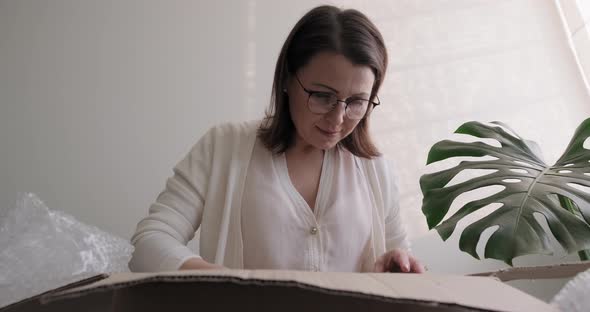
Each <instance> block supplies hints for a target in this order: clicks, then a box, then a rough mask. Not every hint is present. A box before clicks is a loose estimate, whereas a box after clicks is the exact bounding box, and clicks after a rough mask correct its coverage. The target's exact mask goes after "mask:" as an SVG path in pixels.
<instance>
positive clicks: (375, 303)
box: [2, 270, 555, 312]
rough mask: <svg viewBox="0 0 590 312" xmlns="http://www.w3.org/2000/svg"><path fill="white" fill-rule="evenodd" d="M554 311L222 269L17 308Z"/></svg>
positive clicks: (415, 277)
mask: <svg viewBox="0 0 590 312" xmlns="http://www.w3.org/2000/svg"><path fill="white" fill-rule="evenodd" d="M197 309H198V310H201V311H243V310H246V311H250V310H253V311H298V312H301V311H320V310H321V311H339V312H342V311H539V312H544V311H555V310H554V308H553V307H552V306H550V305H548V304H547V303H545V302H543V301H541V300H539V299H536V298H534V297H532V296H530V295H527V294H525V293H523V292H521V291H519V290H517V289H515V288H512V287H510V286H508V285H505V284H503V283H502V282H500V281H498V280H497V279H494V278H490V277H474V276H459V275H441V274H431V273H427V274H395V273H381V274H377V273H370V274H368V273H329V272H322V273H318V272H302V271H266V270H256V271H247V270H225V271H175V272H162V273H153V274H152V273H121V274H113V275H111V276H109V277H107V278H105V279H101V280H99V281H95V282H91V283H90V284H87V285H82V286H80V285H79V284H78V285H74V286H73V287H69V288H67V289H61V290H57V291H53V292H50V293H47V294H44V295H43V296H40V297H38V298H36V299H34V300H28V301H25V302H22V303H20V304H15V305H12V306H10V307H8V308H6V309H2V312H8V311H10V312H16V311H19V312H20V311H141V312H149V311H189V310H197Z"/></svg>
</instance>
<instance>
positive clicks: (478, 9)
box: [0, 0, 590, 272]
mask: <svg viewBox="0 0 590 312" xmlns="http://www.w3.org/2000/svg"><path fill="white" fill-rule="evenodd" d="M295 2H296V3H295ZM329 2H330V3H337V4H340V5H344V6H347V7H349V6H354V7H356V8H359V9H361V10H362V11H364V12H366V13H367V14H368V15H369V16H370V17H371V18H372V19H373V20H374V21H375V23H376V24H377V25H378V26H379V28H380V29H381V30H382V32H383V35H384V37H385V39H386V41H387V45H388V47H389V51H390V57H391V63H390V64H391V66H390V70H389V73H388V77H387V80H386V84H385V86H384V88H383V92H382V95H381V99H382V102H383V103H384V105H382V106H381V107H380V108H379V110H378V111H377V112H376V114H374V123H373V125H374V127H373V128H374V133H375V135H377V138H378V141H379V144H380V146H381V147H382V148H383V151H384V152H385V154H386V155H387V156H388V157H390V158H393V159H395V160H396V161H397V164H398V168H399V172H400V175H399V181H400V190H401V195H402V198H401V201H402V205H403V207H404V209H405V210H404V214H405V216H406V218H407V219H408V220H409V221H410V225H411V226H410V233H411V234H412V237H413V238H416V240H415V248H416V252H417V253H418V254H420V255H421V256H422V257H423V258H424V261H425V262H426V263H427V264H428V265H429V266H430V267H431V268H433V269H435V270H438V271H451V272H473V271H484V270H486V269H489V268H495V267H500V266H501V265H500V264H498V263H497V262H493V261H488V262H477V261H475V260H473V259H471V258H469V257H467V258H464V256H465V255H464V254H459V252H458V248H457V244H456V241H455V243H445V244H442V243H441V242H440V241H439V240H438V238H437V237H436V234H435V233H433V232H429V233H428V234H427V235H425V233H427V229H426V227H425V223H424V220H423V217H422V215H421V212H420V205H421V194H420V192H419V188H418V183H417V182H418V178H419V176H420V175H421V174H423V173H425V172H428V170H429V169H427V168H425V167H424V164H425V159H426V154H427V151H428V148H429V147H430V146H431V145H432V144H433V143H435V142H436V141H438V140H440V139H443V138H448V137H449V135H450V133H451V132H452V131H454V129H455V128H457V127H458V126H459V125H460V124H461V123H462V122H465V121H468V120H482V121H491V120H502V121H505V122H507V123H509V124H510V125H512V126H513V127H514V128H515V129H516V131H517V132H519V133H520V134H521V135H523V136H525V137H527V138H529V139H533V140H535V141H537V142H539V143H540V144H541V147H542V148H543V150H544V151H545V153H546V155H547V158H548V160H554V159H556V158H557V156H558V155H559V153H560V152H561V150H562V149H563V148H564V147H565V145H566V144H567V141H568V140H569V137H570V136H571V134H572V132H573V130H574V128H575V127H576V125H577V124H578V123H579V122H580V121H581V120H582V119H584V118H585V117H586V116H587V115H588V113H589V112H590V107H589V106H588V104H587V103H588V96H587V93H586V90H585V89H584V86H583V84H582V83H581V80H580V77H579V72H578V71H577V69H576V67H575V62H574V61H573V58H572V57H571V54H570V51H569V49H568V47H567V40H566V38H565V36H564V33H563V29H562V28H561V26H562V24H561V22H560V20H559V15H558V14H557V12H556V10H555V6H554V4H553V1H551V0H503V1H498V0H477V1H473V0H438V1H432V0H420V1H417V0H412V1H385V0H380V1H377V0H374V1H361V0H342V1H329ZM320 3H323V1H322V2H320V1H311V0H308V1H272V0H248V1H238V0H234V1H232V0H224V1H181V0H175V1H155V0H148V1H139V0H127V1H114V0H105V1H73V0H52V1H34V0H0V207H8V206H11V205H13V203H14V200H15V198H16V193H17V192H18V191H30V192H35V193H37V194H38V195H39V196H40V197H41V198H42V199H43V200H44V201H45V202H46V203H47V204H48V206H49V207H52V208H54V209H61V210H64V211H67V212H69V213H71V214H73V215H74V216H76V217H77V218H79V219H80V220H82V221H84V222H86V223H90V224H94V225H97V226H99V227H101V228H103V229H105V230H107V231H110V232H112V233H115V234H118V235H120V236H123V237H127V238H128V237H130V235H131V234H132V232H133V230H134V228H135V224H136V223H137V221H138V220H139V219H140V218H141V217H142V216H143V215H145V213H146V211H147V208H148V206H149V204H150V203H151V202H152V201H153V200H154V199H155V197H156V196H157V194H158V193H159V192H160V190H161V189H162V187H163V186H164V182H165V179H166V177H168V176H169V175H170V174H171V168H172V167H173V165H174V164H175V163H176V162H177V161H178V160H179V159H180V158H181V157H182V156H183V155H184V153H186V152H187V151H188V149H189V148H190V147H191V145H192V144H193V143H194V142H195V141H196V140H197V139H198V138H199V136H200V135H201V134H202V133H203V132H204V131H205V129H206V128H208V127H209V126H211V125H213V124H215V123H218V122H221V121H227V120H247V119H254V118H259V117H261V116H262V112H263V110H264V108H265V107H266V103H267V102H268V96H269V91H270V85H271V82H272V75H273V70H274V63H275V60H276V57H277V55H278V52H279V49H280V47H281V45H282V42H283V40H284V38H285V36H286V35H287V33H288V31H289V30H290V28H291V27H292V26H293V24H294V23H295V22H296V21H297V19H298V18H299V17H300V16H301V15H302V14H304V13H305V12H306V11H307V10H308V9H309V8H311V7H313V6H314V5H316V4H320ZM424 235H425V236H424ZM453 239H456V236H454V238H453ZM440 253H444V254H443V255H441V254H440ZM456 259H465V260H464V261H463V260H461V261H459V262H457V261H456ZM457 263H460V265H458V264H457Z"/></svg>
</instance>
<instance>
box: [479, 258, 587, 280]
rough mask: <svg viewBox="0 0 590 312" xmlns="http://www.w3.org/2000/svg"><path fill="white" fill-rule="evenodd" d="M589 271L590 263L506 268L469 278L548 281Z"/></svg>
mask: <svg viewBox="0 0 590 312" xmlns="http://www.w3.org/2000/svg"><path fill="white" fill-rule="evenodd" d="M589 269H590V261H584V262H576V263H562V264H555V265H544V266H533V267H520V268H508V269H503V270H499V271H494V272H485V273H476V274H471V276H489V277H495V278H497V279H499V280H501V281H503V282H507V281H512V280H523V279H548V278H568V277H574V276H575V275H576V274H578V273H580V272H584V271H586V270H589Z"/></svg>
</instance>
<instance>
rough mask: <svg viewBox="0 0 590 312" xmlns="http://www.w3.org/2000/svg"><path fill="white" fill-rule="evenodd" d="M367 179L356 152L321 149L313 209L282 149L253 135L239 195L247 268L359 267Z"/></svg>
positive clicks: (366, 228) (366, 235)
mask: <svg viewBox="0 0 590 312" xmlns="http://www.w3.org/2000/svg"><path fill="white" fill-rule="evenodd" d="M371 198H372V197H371V196H370V192H369V188H368V185H367V179H366V178H365V177H364V176H363V173H362V170H361V169H360V168H359V167H358V166H357V162H356V161H355V159H354V156H353V155H352V154H351V153H350V152H348V151H347V150H345V149H343V148H339V147H335V148H332V149H330V150H327V151H326V152H325V153H324V161H323V165H322V171H321V177H320V183H319V189H318V192H317V198H316V201H315V207H314V209H313V210H312V209H311V207H309V205H308V204H307V202H306V201H305V200H304V199H303V197H302V196H301V195H300V194H299V192H298V191H297V190H296V189H295V187H294V186H293V184H292V183H291V179H290V177H289V173H288V169H287V162H286V158H285V154H284V153H282V154H278V155H277V154H273V153H272V152H271V151H269V150H268V149H267V148H265V147H264V146H263V144H262V142H260V140H258V139H257V140H256V142H255V145H254V150H253V153H252V158H251V162H250V165H249V167H248V171H247V175H246V183H245V188H244V195H243V198H242V212H241V224H242V237H243V246H244V268H245V269H289V270H306V271H340V272H360V271H361V268H362V267H363V261H365V260H367V259H368V258H369V257H368V251H369V249H370V247H369V244H370V238H371V228H372V218H371V211H372V205H373V204H374V203H373V202H372V199H371Z"/></svg>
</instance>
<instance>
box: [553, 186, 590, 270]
mask: <svg viewBox="0 0 590 312" xmlns="http://www.w3.org/2000/svg"><path fill="white" fill-rule="evenodd" d="M557 197H558V198H559V203H560V204H561V206H562V207H564V208H565V209H567V210H568V211H569V212H571V213H572V214H574V215H575V216H576V217H578V218H582V219H583V217H582V213H581V212H580V208H578V206H577V205H576V204H575V203H574V202H573V201H572V200H571V199H569V198H567V197H565V196H562V195H557ZM578 257H580V260H582V261H588V260H590V249H585V250H580V251H578Z"/></svg>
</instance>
